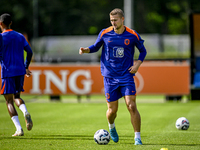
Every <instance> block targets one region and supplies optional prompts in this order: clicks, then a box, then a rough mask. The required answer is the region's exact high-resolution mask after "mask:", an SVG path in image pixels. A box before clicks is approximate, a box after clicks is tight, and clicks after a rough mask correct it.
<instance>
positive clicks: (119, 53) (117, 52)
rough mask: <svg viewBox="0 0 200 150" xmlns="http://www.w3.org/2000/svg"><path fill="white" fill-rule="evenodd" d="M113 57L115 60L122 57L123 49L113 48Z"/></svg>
mask: <svg viewBox="0 0 200 150" xmlns="http://www.w3.org/2000/svg"><path fill="white" fill-rule="evenodd" d="M113 56H114V57H116V58H122V57H124V48H123V47H114V48H113Z"/></svg>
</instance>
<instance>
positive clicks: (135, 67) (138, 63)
mask: <svg viewBox="0 0 200 150" xmlns="http://www.w3.org/2000/svg"><path fill="white" fill-rule="evenodd" d="M141 64H142V61H141V60H138V61H137V62H135V63H134V65H133V66H131V67H130V68H129V69H128V70H129V72H130V73H132V74H134V73H136V72H137V71H138V69H139V67H140V65H141Z"/></svg>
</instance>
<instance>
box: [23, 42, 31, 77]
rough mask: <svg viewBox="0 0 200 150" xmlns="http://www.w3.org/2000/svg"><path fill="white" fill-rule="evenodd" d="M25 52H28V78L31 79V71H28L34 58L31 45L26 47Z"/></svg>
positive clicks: (26, 66) (26, 63) (26, 62)
mask: <svg viewBox="0 0 200 150" xmlns="http://www.w3.org/2000/svg"><path fill="white" fill-rule="evenodd" d="M24 50H25V51H26V52H27V56H26V61H25V68H26V76H27V77H29V76H31V71H30V70H29V69H28V67H29V65H30V62H31V59H32V56H33V51H32V49H31V47H30V46H29V45H26V46H25V47H24Z"/></svg>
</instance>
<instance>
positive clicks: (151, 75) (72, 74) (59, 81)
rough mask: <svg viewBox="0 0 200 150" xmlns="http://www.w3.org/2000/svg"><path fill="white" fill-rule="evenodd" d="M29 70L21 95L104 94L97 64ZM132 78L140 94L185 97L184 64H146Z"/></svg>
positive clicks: (186, 69)
mask: <svg viewBox="0 0 200 150" xmlns="http://www.w3.org/2000/svg"><path fill="white" fill-rule="evenodd" d="M29 69H30V70H31V71H32V76H31V77H29V78H27V77H25V83H24V90H25V91H24V93H25V94H51V95H61V94H79V95H85V94H104V86H103V77H102V76H101V72H100V65H99V64H97V65H92V64H79V65H77V64H55V65H49V64H46V65H45V64H31V66H30V68H29ZM134 78H135V82H136V88H137V93H140V94H168V95H179V94H180V95H186V94H189V81H190V80H189V63H188V62H177V63H176V62H174V61H171V62H151V61H147V62H144V63H143V64H142V65H141V67H140V68H139V71H138V72H137V73H136V76H135V77H134Z"/></svg>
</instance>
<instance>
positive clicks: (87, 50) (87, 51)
mask: <svg viewBox="0 0 200 150" xmlns="http://www.w3.org/2000/svg"><path fill="white" fill-rule="evenodd" d="M89 52H90V49H89V48H83V47H80V49H79V54H80V55H82V54H83V53H89Z"/></svg>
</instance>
